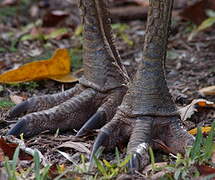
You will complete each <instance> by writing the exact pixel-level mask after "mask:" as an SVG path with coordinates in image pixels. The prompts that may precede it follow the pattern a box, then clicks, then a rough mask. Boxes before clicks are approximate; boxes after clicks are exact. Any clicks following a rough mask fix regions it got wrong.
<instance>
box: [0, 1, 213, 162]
mask: <svg viewBox="0 0 215 180" xmlns="http://www.w3.org/2000/svg"><path fill="white" fill-rule="evenodd" d="M53 6H56V5H54V4H53ZM42 11H44V10H41V14H42ZM40 16H42V15H40ZM70 16H72V15H71V14H70ZM1 18H4V22H3V23H0V72H1V73H2V72H4V71H7V70H9V69H11V68H15V67H17V66H19V65H21V64H24V63H26V62H31V61H32V60H36V59H41V58H43V57H45V58H47V57H50V55H51V54H52V53H53V51H54V50H55V49H56V48H68V49H70V50H71V49H76V50H77V51H78V53H76V54H75V55H76V56H78V59H81V53H82V48H81V41H82V39H81V35H80V36H70V37H67V38H61V39H60V40H57V39H48V40H45V41H44V40H39V39H34V40H27V41H20V40H19V38H20V36H21V35H20V33H22V31H23V30H22V27H23V26H26V25H27V24H29V23H30V21H33V20H34V21H35V19H36V18H34V19H32V18H29V19H28V17H26V16H25V14H24V13H22V12H19V17H14V16H10V17H1ZM37 18H38V17H37ZM69 18H71V17H69ZM72 18H73V20H74V19H76V23H77V24H78V23H79V18H78V15H77V17H76V18H74V15H73V17H72ZM70 20H71V19H70ZM68 21H69V20H67V21H66V22H65V23H68ZM174 21H176V23H174V26H173V27H172V31H171V35H170V38H169V44H168V53H167V60H166V78H167V81H168V86H169V88H170V92H171V93H172V95H173V98H174V99H175V101H176V103H177V105H178V106H180V107H182V106H185V105H188V104H189V103H190V102H191V101H192V100H193V99H198V98H205V99H207V100H209V101H212V102H215V96H206V97H202V96H201V95H200V94H199V93H198V90H199V89H201V88H203V87H207V86H211V85H215V29H214V28H210V29H208V30H207V31H204V32H200V33H198V34H197V35H196V36H195V37H194V38H193V39H192V40H191V41H188V36H189V35H190V33H191V30H190V28H191V24H190V23H189V22H187V21H183V20H177V19H174ZM71 22H72V20H71V21H69V23H70V25H71ZM118 23H119V22H118ZM73 24H74V23H73ZM77 24H75V25H73V26H76V25H77ZM66 26H67V27H69V28H70V29H69V31H71V32H74V29H75V28H74V27H71V26H69V25H68V24H66ZM145 26H146V21H143V20H132V21H129V22H126V28H125V30H123V32H120V30H119V28H114V32H115V34H117V38H116V45H117V48H118V49H119V51H120V54H121V57H122V59H123V64H124V65H125V66H126V68H127V70H128V72H129V74H130V75H131V76H133V75H134V74H135V73H134V72H135V70H136V68H137V66H138V64H139V62H140V60H141V57H142V47H143V42H144V33H145V31H144V30H145ZM8 32H11V34H13V35H12V36H11V35H8ZM122 33H123V34H126V38H124V37H123V36H122ZM80 67H81V65H79V64H78V65H77V67H75V68H74V67H72V70H73V71H77V69H79V68H80ZM74 85H75V83H65V84H63V83H59V82H55V81H52V80H41V81H37V82H36V85H35V86H34V85H32V84H30V85H29V84H28V83H24V84H22V85H17V86H12V85H7V84H0V87H1V89H2V90H1V91H0V100H5V99H7V100H8V99H10V98H9V96H10V95H11V94H13V95H18V96H21V97H25V98H28V97H32V96H37V95H44V94H52V93H56V92H60V91H62V90H66V89H69V88H71V87H73V86H74ZM9 109H10V108H1V109H0V119H1V120H0V127H1V129H0V135H1V136H4V135H5V134H6V132H7V131H8V129H9V127H10V126H11V121H12V122H14V121H15V120H16V119H8V118H7V113H8V110H9ZM214 120H215V112H214V110H213V109H210V108H203V109H200V110H199V111H198V112H196V113H195V114H194V115H193V116H192V117H191V118H190V119H189V120H187V121H185V122H184V125H185V127H186V128H187V129H188V130H189V129H192V128H194V127H196V126H197V125H201V126H205V125H210V124H211V122H213V121H214ZM73 135H74V131H69V132H64V133H60V134H59V135H58V136H57V137H56V136H54V135H52V134H48V133H43V134H41V135H38V136H36V137H33V138H30V139H26V140H25V142H26V145H27V146H28V147H31V148H37V149H39V150H40V152H41V153H42V154H43V155H44V156H45V157H46V159H47V160H48V161H49V162H50V163H58V164H67V165H68V166H71V165H72V163H71V162H70V161H68V160H67V159H66V158H65V157H64V156H62V154H60V153H59V152H58V151H57V150H61V151H63V152H66V153H68V154H70V155H71V157H72V158H73V160H74V161H75V162H76V163H78V162H79V161H80V157H79V155H80V151H78V150H77V149H74V148H58V146H59V145H61V144H62V143H65V142H68V141H72V142H82V143H83V142H86V144H85V145H86V147H87V148H88V149H91V147H92V144H93V140H94V137H95V136H92V135H91V136H89V137H84V138H81V139H80V138H79V139H77V138H75V137H74V136H73ZM85 154H86V156H87V157H89V154H88V153H86V152H85ZM106 156H107V157H106V158H107V159H111V156H112V154H111V153H109V154H107V155H106Z"/></svg>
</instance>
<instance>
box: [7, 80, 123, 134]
mask: <svg viewBox="0 0 215 180" xmlns="http://www.w3.org/2000/svg"><path fill="white" fill-rule="evenodd" d="M125 91H126V89H125V88H124V87H120V88H115V89H112V90H109V91H107V92H99V91H98V90H94V89H93V88H87V87H84V86H82V85H80V84H77V85H76V86H75V87H74V88H72V89H69V90H67V91H64V92H62V93H58V94H53V95H45V96H40V97H33V98H30V99H29V100H27V101H25V102H22V103H21V104H18V105H17V106H15V107H14V108H13V109H12V110H11V112H10V116H11V117H17V116H20V115H21V114H23V113H29V114H27V115H25V116H23V117H21V118H20V119H19V120H18V122H17V123H16V124H15V126H14V127H12V128H11V130H10V131H9V132H8V134H7V135H15V136H19V135H20V134H22V133H23V134H24V136H25V137H31V136H34V135H36V134H39V133H41V132H43V131H47V130H48V131H51V132H54V131H56V130H57V129H59V130H62V131H64V130H72V129H76V130H79V129H80V128H81V130H80V131H79V132H78V135H79V136H80V135H84V134H85V133H86V132H87V131H90V130H92V129H96V128H100V127H102V126H103V125H104V124H105V123H106V122H108V121H110V119H111V118H112V117H113V116H114V114H115V112H116V108H117V106H118V105H119V104H120V103H121V101H122V97H123V96H124V94H125Z"/></svg>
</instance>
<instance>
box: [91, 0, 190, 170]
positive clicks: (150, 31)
mask: <svg viewBox="0 0 215 180" xmlns="http://www.w3.org/2000/svg"><path fill="white" fill-rule="evenodd" d="M149 2H150V5H149V12H148V20H147V29H146V37H145V44H144V49H143V52H144V55H143V59H142V62H141V64H140V65H139V67H138V70H137V73H136V75H135V78H134V80H133V82H132V84H131V85H130V87H129V89H128V92H127V93H126V95H125V96H124V98H123V101H122V104H121V105H120V106H119V108H118V110H117V112H116V115H115V116H114V117H113V120H112V121H110V122H109V123H107V124H106V125H105V126H104V127H103V128H101V131H100V133H99V134H98V137H97V138H96V141H95V144H94V146H93V151H92V155H91V162H92V159H93V156H94V154H95V152H96V151H97V149H98V148H99V147H100V146H106V147H108V148H112V147H113V146H115V145H118V144H122V143H126V140H128V139H129V137H130V140H129V143H128V148H127V154H131V155H132V158H131V160H130V162H129V167H130V171H131V172H135V170H140V169H141V168H143V167H144V166H145V165H147V164H148V163H149V156H148V152H147V151H148V148H149V146H151V147H154V146H155V145H156V144H155V140H160V141H162V142H163V143H165V144H166V145H167V146H168V147H169V149H170V150H171V151H172V152H173V153H177V152H180V153H183V152H184V151H185V147H186V146H188V145H191V144H192V143H193V141H194V137H193V136H191V135H190V134H188V133H187V131H186V130H185V129H184V128H183V127H182V126H181V124H180V117H179V115H178V113H177V109H176V106H175V104H174V102H173V100H172V97H171V95H170V93H169V90H168V87H167V84H166V80H165V73H164V72H165V71H164V62H165V58H166V46H167V39H168V30H169V25H170V19H171V11H172V4H173V0H150V1H149Z"/></svg>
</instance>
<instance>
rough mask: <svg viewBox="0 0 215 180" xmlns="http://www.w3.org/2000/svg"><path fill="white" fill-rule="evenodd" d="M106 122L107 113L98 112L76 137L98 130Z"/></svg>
mask: <svg viewBox="0 0 215 180" xmlns="http://www.w3.org/2000/svg"><path fill="white" fill-rule="evenodd" d="M105 122H106V118H105V112H103V111H97V112H96V113H95V114H94V115H93V116H92V117H91V118H90V119H89V120H88V121H87V122H86V123H85V124H84V125H83V126H82V127H81V129H80V130H79V131H78V133H77V134H76V136H83V135H84V134H85V133H86V132H87V131H90V130H92V129H98V128H100V127H102V126H103V125H104V124H105Z"/></svg>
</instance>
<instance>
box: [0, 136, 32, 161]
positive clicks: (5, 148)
mask: <svg viewBox="0 0 215 180" xmlns="http://www.w3.org/2000/svg"><path fill="white" fill-rule="evenodd" d="M17 146H18V144H15V143H8V142H6V141H5V139H4V138H0V149H1V156H3V155H4V156H7V157H8V158H9V159H13V154H14V152H15V150H16V148H17ZM19 159H20V160H31V159H32V156H30V155H28V154H27V153H25V152H24V151H22V150H20V154H19Z"/></svg>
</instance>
